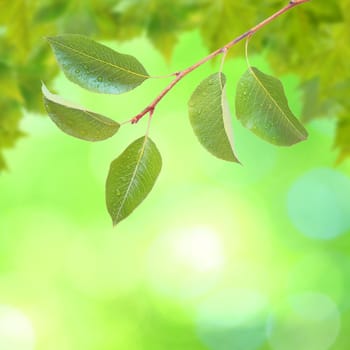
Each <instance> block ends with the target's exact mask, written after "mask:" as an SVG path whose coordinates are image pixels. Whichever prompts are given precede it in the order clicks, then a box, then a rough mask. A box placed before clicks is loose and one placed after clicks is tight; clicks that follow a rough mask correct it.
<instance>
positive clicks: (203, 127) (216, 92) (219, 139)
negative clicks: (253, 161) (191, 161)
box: [188, 73, 239, 162]
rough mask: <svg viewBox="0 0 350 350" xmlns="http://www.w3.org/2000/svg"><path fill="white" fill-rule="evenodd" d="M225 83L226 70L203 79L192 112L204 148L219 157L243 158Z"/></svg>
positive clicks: (191, 101) (194, 126) (192, 102)
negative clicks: (235, 141)
mask: <svg viewBox="0 0 350 350" xmlns="http://www.w3.org/2000/svg"><path fill="white" fill-rule="evenodd" d="M225 86H226V77H225V75H224V74H222V73H215V74H212V75H210V76H209V77H208V78H206V79H205V80H203V81H202V82H201V83H200V84H199V85H198V87H197V88H196V90H195V91H194V92H193V94H192V96H191V98H190V100H189V103H188V106H189V116H190V121H191V124H192V127H193V130H194V133H195V134H196V136H197V137H198V139H199V142H200V143H201V144H202V145H203V147H204V148H206V149H207V150H208V151H209V152H210V153H211V154H213V155H214V156H215V157H218V158H220V159H224V160H227V161H230V162H239V161H238V159H237V158H236V156H235V154H234V148H233V137H232V121H231V115H230V113H229V109H228V104H227V98H226V89H225Z"/></svg>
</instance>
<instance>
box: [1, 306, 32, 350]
mask: <svg viewBox="0 0 350 350" xmlns="http://www.w3.org/2000/svg"><path fill="white" fill-rule="evenodd" d="M34 343H35V341H34V330H33V326H32V323H31V321H30V320H29V319H28V318H27V317H26V316H25V315H24V314H23V313H22V312H21V311H19V310H17V309H15V308H13V307H11V306H7V305H0V349H1V350H33V349H34Z"/></svg>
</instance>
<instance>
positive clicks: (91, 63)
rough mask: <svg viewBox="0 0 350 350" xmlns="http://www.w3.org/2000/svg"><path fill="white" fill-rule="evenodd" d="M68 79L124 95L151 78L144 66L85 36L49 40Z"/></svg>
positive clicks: (73, 35)
mask: <svg viewBox="0 0 350 350" xmlns="http://www.w3.org/2000/svg"><path fill="white" fill-rule="evenodd" d="M47 39H48V41H49V43H50V44H51V46H52V48H53V51H54V53H55V55H56V58H57V61H58V62H59V64H60V66H61V67H62V69H63V71H64V73H65V75H66V76H67V78H68V79H70V80H71V81H73V82H74V83H76V84H78V85H80V86H81V87H83V88H85V89H88V90H91V91H95V92H100V93H107V94H120V93H123V92H127V91H129V90H132V89H134V88H136V87H137V86H139V85H140V84H141V83H142V82H143V81H144V80H146V79H147V78H149V75H148V73H147V72H146V70H145V68H144V67H143V66H142V64H141V63H140V62H139V61H138V60H137V59H136V58H135V57H133V56H130V55H124V54H121V53H119V52H117V51H114V50H112V49H110V48H109V47H107V46H105V45H102V44H99V43H97V42H95V41H93V40H91V39H89V38H87V37H85V36H83V35H78V34H66V35H60V36H55V37H49V38H47Z"/></svg>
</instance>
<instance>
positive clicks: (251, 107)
mask: <svg viewBox="0 0 350 350" xmlns="http://www.w3.org/2000/svg"><path fill="white" fill-rule="evenodd" d="M236 114H237V118H238V119H239V120H240V121H241V123H242V124H243V125H244V126H245V127H246V128H248V129H250V130H251V131H252V132H254V133H255V134H256V135H258V136H260V137H261V138H262V139H264V140H266V141H268V142H270V143H273V144H276V145H279V146H290V145H292V144H295V143H297V142H300V141H303V140H305V139H306V138H307V135H308V134H307V131H306V130H305V128H304V127H303V126H302V124H301V123H300V122H299V121H298V119H297V118H296V117H295V116H294V115H293V113H292V111H291V110H290V109H289V107H288V101H287V98H286V96H285V93H284V89H283V86H282V83H281V82H280V81H279V80H278V79H276V78H274V77H272V76H270V75H266V74H264V73H262V72H261V71H259V70H258V69H257V68H255V67H249V68H248V70H247V71H246V72H245V73H244V74H243V76H242V77H241V79H240V80H239V82H238V86H237V92H236Z"/></svg>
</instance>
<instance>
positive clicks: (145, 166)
mask: <svg viewBox="0 0 350 350" xmlns="http://www.w3.org/2000/svg"><path fill="white" fill-rule="evenodd" d="M161 167H162V159H161V156H160V154H159V151H158V149H157V147H156V145H155V144H154V142H153V141H152V140H151V139H150V138H149V137H141V138H139V139H138V140H136V141H134V142H133V143H132V144H131V145H129V146H128V147H127V148H126V150H125V151H124V152H123V153H122V154H121V155H120V156H119V157H118V158H117V159H115V160H114V161H113V162H112V163H111V166H110V169H109V173H108V177H107V181H106V204H107V209H108V212H109V214H110V216H111V218H112V220H113V224H114V225H116V224H117V223H119V222H120V221H121V220H123V219H124V218H126V217H127V216H129V215H130V214H131V212H132V211H133V210H134V209H135V208H136V207H137V206H139V204H140V203H141V202H142V201H143V200H144V199H145V198H146V196H147V195H148V193H149V192H150V191H151V189H152V187H153V185H154V183H155V181H156V179H157V177H158V175H159V172H160V169H161Z"/></svg>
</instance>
